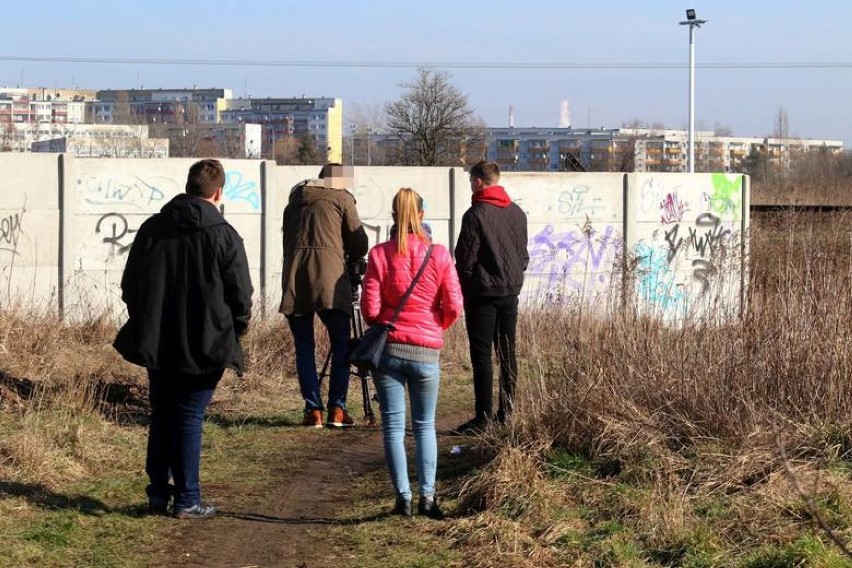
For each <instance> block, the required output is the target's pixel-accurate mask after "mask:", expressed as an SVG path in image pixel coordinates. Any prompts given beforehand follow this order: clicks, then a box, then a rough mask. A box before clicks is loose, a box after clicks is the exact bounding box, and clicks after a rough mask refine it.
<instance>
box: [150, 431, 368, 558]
mask: <svg viewBox="0 0 852 568" xmlns="http://www.w3.org/2000/svg"><path fill="white" fill-rule="evenodd" d="M299 433H300V434H307V436H306V437H305V440H306V442H307V443H311V444H312V445H314V448H315V452H314V457H313V458H309V459H308V460H306V463H305V467H304V468H299V469H298V470H297V471H296V472H295V473H294V472H293V471H292V470H291V469H290V470H288V471H285V468H284V467H282V465H281V464H276V463H270V464H269V467H270V469H271V471H272V474H273V478H275V479H276V482H275V483H274V484H273V485H271V486H270V487H268V488H267V490H265V491H261V492H257V494H250V495H246V494H245V493H239V492H240V491H241V489H240V487H239V481H238V480H237V481H235V482H234V483H233V484H228V485H223V484H217V485H212V484H207V485H205V486H204V491H205V495H207V496H209V498H210V501H211V502H213V503H215V504H216V505H217V507H218V508H219V510H220V515H219V516H218V518H216V519H212V520H203V521H183V522H178V521H175V523H176V531H175V533H174V539H173V540H172V542H171V543H170V545H169V546H168V548H167V549H166V550H165V551H163V555H162V556H161V558H160V560H161V562H162V565H163V566H166V565H170V566H215V567H220V566H221V567H241V568H246V567H258V568H260V567H264V568H265V567H272V566H275V567H278V566H281V567H298V568H314V567H320V566H334V565H335V564H334V563H333V561H334V560H335V559H339V558H340V557H341V556H345V551H340V550H329V547H328V546H327V545H326V541H327V532H328V529H329V527H330V526H332V525H339V524H349V523H358V522H363V521H367V520H371V519H364V518H353V517H351V516H348V515H347V514H346V512H347V511H348V510H349V507H347V506H346V505H347V504H348V503H350V502H351V501H352V496H351V492H352V491H353V486H354V484H353V478H355V477H357V476H361V475H364V474H366V473H369V472H371V471H375V470H376V469H383V468H384V467H385V464H384V454H383V451H382V441H381V439H382V438H381V431H380V430H378V429H368V428H356V429H353V430H351V431H346V432H333V433H323V432H316V435H315V436H311V434H314V432H311V431H301V432H299ZM280 459H281V460H286V459H288V457H287V456H286V455H282V456H280ZM291 465H292V464H291ZM243 491H244V489H243ZM234 495H238V496H239V499H238V500H239V501H240V504H239V506H234V505H233V504H232V503H233V501H234V500H235V499H233V496H234Z"/></svg>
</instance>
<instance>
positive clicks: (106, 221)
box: [95, 212, 136, 261]
mask: <svg viewBox="0 0 852 568" xmlns="http://www.w3.org/2000/svg"><path fill="white" fill-rule="evenodd" d="M135 232H136V229H132V228H131V227H130V224H129V223H128V221H127V218H126V217H125V216H124V215H122V214H121V213H115V212H111V213H107V214H105V215H101V216H100V218H98V222H97V223H96V224H95V234H96V235H100V236H101V242H103V243H104V244H106V245H107V246H108V247H109V248H108V252H107V258H106V260H107V261H109V260H112V259H114V258H115V257H117V256H122V255H124V254H127V251H128V250H130V246H131V245H132V244H133V237H132V235H133V233H135Z"/></svg>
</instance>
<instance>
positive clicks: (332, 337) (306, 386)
mask: <svg viewBox="0 0 852 568" xmlns="http://www.w3.org/2000/svg"><path fill="white" fill-rule="evenodd" d="M316 314H317V315H318V316H319V319H320V321H321V322H322V323H323V325H324V326H325V329H326V331H328V342H329V344H330V345H331V371H330V373H329V384H328V405H329V406H339V407H340V408H346V393H347V391H348V390H349V363H348V362H347V361H346V350H347V346H348V343H349V333H350V318H349V314H347V313H346V312H344V311H343V310H320V311H318V312H316ZM287 323H288V324H290V331H291V332H292V333H293V343H294V345H295V348H296V373H297V374H298V375H299V389H300V390H301V391H302V398H303V399H305V410H324V409H325V407H324V406H323V404H322V395H321V394H320V385H319V376H318V375H317V356H316V343H314V313H313V312H311V313H310V314H307V315H304V316H295V315H293V316H287Z"/></svg>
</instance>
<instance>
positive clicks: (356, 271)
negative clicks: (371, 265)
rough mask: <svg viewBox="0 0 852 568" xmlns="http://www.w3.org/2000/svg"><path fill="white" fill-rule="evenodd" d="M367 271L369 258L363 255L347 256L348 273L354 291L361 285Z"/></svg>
mask: <svg viewBox="0 0 852 568" xmlns="http://www.w3.org/2000/svg"><path fill="white" fill-rule="evenodd" d="M366 272H367V259H366V258H364V257H363V256H361V257H357V258H352V257H349V256H347V257H346V274H347V275H349V285H350V286H352V292H353V293H354V292H355V291H356V290H358V288H359V287H360V286H361V278H362V277H363V276H364V274H365V273H366Z"/></svg>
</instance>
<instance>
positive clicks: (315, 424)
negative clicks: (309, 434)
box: [302, 409, 322, 428]
mask: <svg viewBox="0 0 852 568" xmlns="http://www.w3.org/2000/svg"><path fill="white" fill-rule="evenodd" d="M302 426H306V427H308V428H322V410H317V409H314V410H306V411H305V417H304V418H303V419H302Z"/></svg>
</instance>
